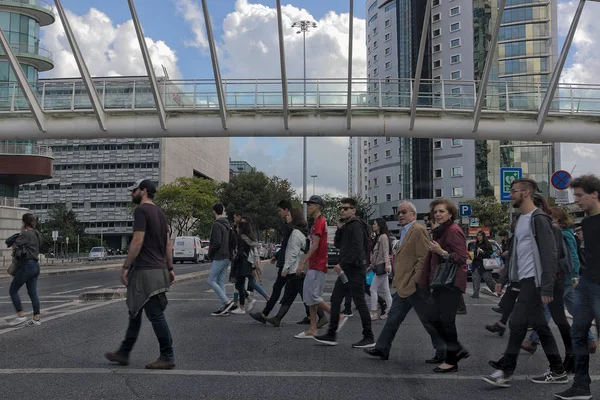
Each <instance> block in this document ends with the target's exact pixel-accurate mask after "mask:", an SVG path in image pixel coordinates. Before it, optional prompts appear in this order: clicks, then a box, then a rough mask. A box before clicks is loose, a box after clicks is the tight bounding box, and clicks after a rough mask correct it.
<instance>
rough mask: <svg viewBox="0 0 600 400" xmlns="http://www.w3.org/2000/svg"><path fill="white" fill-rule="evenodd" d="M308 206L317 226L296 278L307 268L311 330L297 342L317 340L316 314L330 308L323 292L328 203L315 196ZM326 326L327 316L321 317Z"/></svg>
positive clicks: (311, 233) (305, 282)
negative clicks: (326, 205) (325, 209)
mask: <svg viewBox="0 0 600 400" xmlns="http://www.w3.org/2000/svg"><path fill="white" fill-rule="evenodd" d="M305 203H307V207H306V208H307V212H308V214H309V215H310V216H311V217H313V219H314V223H313V227H312V229H311V231H310V248H309V250H308V253H306V255H305V256H304V258H303V259H302V261H300V264H299V265H298V269H297V270H296V275H302V274H303V273H304V264H306V263H307V262H309V264H308V272H307V273H306V277H305V278H304V293H303V299H304V304H306V305H307V306H308V307H309V312H310V327H309V328H308V330H306V331H304V332H300V333H299V334H297V335H296V336H295V338H296V339H312V338H314V337H315V336H317V311H318V310H319V309H321V310H323V311H325V312H330V311H331V309H330V307H329V304H327V303H325V300H323V297H321V296H322V295H323V290H324V289H325V279H326V277H327V221H326V220H325V217H323V215H321V211H322V210H323V207H325V202H324V201H323V199H322V198H321V196H317V195H312V196H310V199H308V200H307V201H305ZM321 319H322V320H323V321H320V322H322V323H323V324H324V323H326V322H325V320H324V319H325V316H324V315H323V317H321Z"/></svg>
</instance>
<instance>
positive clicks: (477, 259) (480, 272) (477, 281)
mask: <svg viewBox="0 0 600 400" xmlns="http://www.w3.org/2000/svg"><path fill="white" fill-rule="evenodd" d="M469 252H471V253H473V255H472V258H473V263H472V264H471V270H472V271H473V294H472V295H471V297H472V298H474V299H478V298H479V287H480V286H481V278H482V277H483V280H484V281H485V284H486V285H487V286H488V289H490V294H495V293H496V281H495V280H494V278H493V277H492V271H488V270H486V269H485V268H484V266H483V260H485V259H486V258H490V257H491V256H492V254H493V253H494V249H493V248H492V244H491V243H490V241H489V240H488V238H487V235H486V234H485V232H484V231H479V232H477V240H475V241H474V242H473V243H471V244H470V245H469Z"/></svg>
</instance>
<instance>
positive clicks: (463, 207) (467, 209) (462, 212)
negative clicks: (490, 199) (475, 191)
mask: <svg viewBox="0 0 600 400" xmlns="http://www.w3.org/2000/svg"><path fill="white" fill-rule="evenodd" d="M472 213H473V210H472V208H471V205H470V204H459V205H458V215H459V216H461V217H470V216H471V214H472Z"/></svg>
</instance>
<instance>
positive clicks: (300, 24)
mask: <svg viewBox="0 0 600 400" xmlns="http://www.w3.org/2000/svg"><path fill="white" fill-rule="evenodd" d="M316 27H317V24H316V22H313V21H296V22H294V23H293V24H292V28H299V30H298V31H297V32H296V33H297V34H299V33H301V34H302V43H303V48H304V50H303V52H304V57H303V59H304V107H306V32H308V31H309V30H310V28H316ZM302 147H303V155H302V200H306V181H307V180H308V179H307V177H306V136H304V138H303V141H302ZM303 209H304V215H306V203H303Z"/></svg>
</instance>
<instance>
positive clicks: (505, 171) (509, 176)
mask: <svg viewBox="0 0 600 400" xmlns="http://www.w3.org/2000/svg"><path fill="white" fill-rule="evenodd" d="M522 177H523V169H522V168H500V201H510V185H512V183H513V182H514V181H516V180H517V179H521V178H522Z"/></svg>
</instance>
